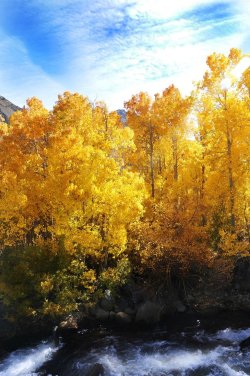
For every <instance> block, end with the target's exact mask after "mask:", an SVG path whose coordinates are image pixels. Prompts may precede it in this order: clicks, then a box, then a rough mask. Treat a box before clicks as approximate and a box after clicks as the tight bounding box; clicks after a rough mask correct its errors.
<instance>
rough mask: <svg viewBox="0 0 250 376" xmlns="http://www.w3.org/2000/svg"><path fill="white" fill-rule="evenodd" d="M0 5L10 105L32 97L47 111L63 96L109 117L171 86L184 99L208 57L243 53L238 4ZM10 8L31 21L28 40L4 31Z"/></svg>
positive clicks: (1, 69) (0, 65) (22, 31)
mask: <svg viewBox="0 0 250 376" xmlns="http://www.w3.org/2000/svg"><path fill="white" fill-rule="evenodd" d="M2 2H3V3H5V8H4V9H5V11H6V12H8V13H9V20H10V21H9V23H10V24H9V25H8V24H7V25H6V21H5V22H4V23H3V25H4V28H3V30H2V38H1V40H2V41H4V42H2V44H3V43H4V44H5V52H3V50H2V49H1V50H0V77H2V81H1V85H0V90H1V91H0V94H2V95H6V96H8V97H9V98H10V99H13V100H15V98H17V99H16V102H17V104H20V101H24V98H25V97H27V96H31V95H37V96H39V97H40V98H41V99H43V100H45V102H46V104H47V105H49V106H51V105H52V103H53V102H54V101H55V100H56V93H59V92H61V91H63V90H66V89H67V90H71V91H79V92H81V93H84V94H86V95H88V96H89V97H90V98H91V99H92V100H94V99H103V100H105V101H106V102H107V104H108V105H109V107H110V108H111V109H115V108H119V107H122V105H123V101H124V100H127V99H129V97H130V96H131V95H132V94H133V93H136V92H138V91H140V90H146V91H149V92H150V93H151V94H154V93H155V92H157V91H161V90H163V89H164V88H165V87H166V86H167V85H169V84H170V83H172V82H174V83H176V84H177V85H178V86H179V87H180V88H181V89H182V90H183V91H184V92H185V93H186V92H187V91H188V90H189V89H190V88H191V83H192V81H193V80H197V79H199V78H201V76H202V73H203V72H204V69H205V60H206V57H207V55H208V54H210V53H212V52H213V51H218V52H226V53H227V52H228V50H229V49H230V48H231V47H239V48H244V49H245V50H246V49H247V48H248V47H249V46H248V45H247V38H248V36H249V32H248V27H247V18H248V17H249V15H250V5H249V6H248V5H247V4H246V1H244V0H220V1H219V2H218V1H216V0H178V1H175V2H173V1H171V2H170V1H167V0H147V1H144V0H112V1H111V0H96V1H90V0H84V1H82V0H60V1H59V0H30V1H29V2H28V3H27V4H28V5H25V6H24V4H22V3H23V2H21V1H19V0H2ZM14 4H17V8H16V9H18V13H19V14H20V12H21V13H24V14H25V17H24V21H25V19H28V18H30V17H31V16H33V17H34V20H33V23H32V30H31V31H33V35H29V30H26V28H28V25H26V28H25V25H23V24H22V25H21V26H20V25H19V28H18V27H15V25H12V24H11V22H12V21H11V20H16V19H17V16H16V14H15V13H16V9H15V8H14V7H13V6H14ZM0 10H1V5H0ZM7 16H8V14H7V15H5V17H7ZM24 21H22V22H24ZM20 22H21V21H20ZM31 31H30V32H31ZM39 43H40V47H39ZM246 52H247V51H246ZM1 55H2V56H5V59H3V60H2V58H1ZM6 56H7V57H6Z"/></svg>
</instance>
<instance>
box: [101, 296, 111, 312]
mask: <svg viewBox="0 0 250 376" xmlns="http://www.w3.org/2000/svg"><path fill="white" fill-rule="evenodd" d="M100 306H101V307H102V308H103V309H104V311H112V309H113V308H114V302H113V299H112V298H106V297H105V298H102V299H101V302H100Z"/></svg>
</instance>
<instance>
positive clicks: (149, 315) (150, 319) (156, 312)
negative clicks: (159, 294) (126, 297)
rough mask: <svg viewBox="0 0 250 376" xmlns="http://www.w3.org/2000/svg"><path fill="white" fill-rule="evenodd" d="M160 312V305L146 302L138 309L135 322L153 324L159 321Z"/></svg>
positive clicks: (161, 308)
mask: <svg viewBox="0 0 250 376" xmlns="http://www.w3.org/2000/svg"><path fill="white" fill-rule="evenodd" d="M162 311H163V307H162V306H161V305H159V304H157V303H153V302H151V301H147V302H145V303H143V304H141V305H140V307H139V308H138V310H137V313H136V317H135V321H136V322H144V323H146V324H155V323H157V322H159V321H160V317H161V313H162Z"/></svg>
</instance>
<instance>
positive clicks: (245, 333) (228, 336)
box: [212, 328, 250, 342]
mask: <svg viewBox="0 0 250 376" xmlns="http://www.w3.org/2000/svg"><path fill="white" fill-rule="evenodd" d="M248 337H250V328H248V329H240V330H234V329H231V328H227V329H224V330H219V331H218V332H217V333H216V334H215V335H214V336H212V338H215V339H221V340H226V341H229V342H240V341H243V340H244V339H246V338H248Z"/></svg>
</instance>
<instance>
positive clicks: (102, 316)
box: [95, 307, 109, 321]
mask: <svg viewBox="0 0 250 376" xmlns="http://www.w3.org/2000/svg"><path fill="white" fill-rule="evenodd" d="M95 317H96V319H97V320H100V321H107V320H108V319H109V312H108V311H105V310H104V309H103V308H100V307H96V309H95Z"/></svg>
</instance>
